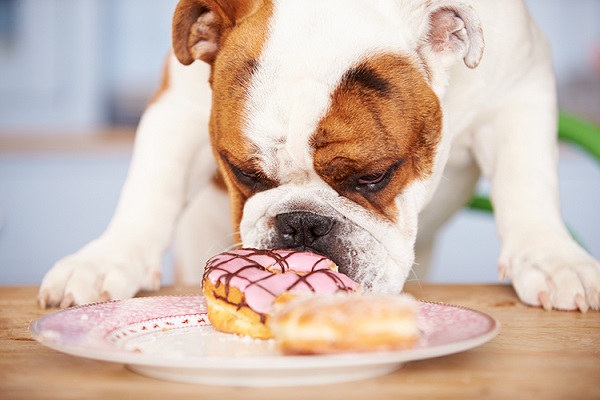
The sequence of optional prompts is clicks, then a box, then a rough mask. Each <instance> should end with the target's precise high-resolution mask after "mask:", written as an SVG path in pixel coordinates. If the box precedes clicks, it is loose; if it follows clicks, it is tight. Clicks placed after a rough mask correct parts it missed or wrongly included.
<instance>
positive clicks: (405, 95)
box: [312, 54, 442, 220]
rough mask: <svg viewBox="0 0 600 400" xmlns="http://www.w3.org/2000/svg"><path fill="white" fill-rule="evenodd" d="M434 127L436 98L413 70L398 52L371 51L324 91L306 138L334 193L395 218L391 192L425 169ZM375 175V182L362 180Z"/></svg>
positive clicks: (438, 116)
mask: <svg viewBox="0 0 600 400" xmlns="http://www.w3.org/2000/svg"><path fill="white" fill-rule="evenodd" d="M441 128H442V111H441V108H440V104H439V100H438V98H437V96H436V95H435V94H434V92H433V91H432V90H431V88H430V87H429V86H428V85H427V83H426V82H425V79H424V78H423V75H422V73H421V72H420V71H419V69H418V68H417V67H415V66H414V65H413V64H412V63H411V62H410V61H409V60H408V59H407V58H405V57H401V56H398V55H392V54H386V55H380V56H376V57H373V58H371V59H368V60H365V61H364V62H362V63H360V64H359V65H357V66H355V67H354V68H352V69H351V70H349V71H348V72H347V73H346V74H345V76H344V77H343V78H342V80H341V81H340V84H339V86H338V87H337V88H336V90H335V91H334V92H333V93H332V95H331V107H330V109H329V111H328V112H327V114H326V115H325V116H324V117H323V118H322V120H321V121H320V123H319V125H318V128H317V130H316V132H315V134H314V135H313V137H312V145H313V147H314V149H315V150H314V166H315V170H316V171H317V173H318V174H319V175H320V176H321V177H322V178H323V179H324V180H325V181H326V182H327V183H328V184H329V185H330V186H331V187H333V188H334V189H335V190H336V191H337V192H338V193H340V195H342V196H345V197H347V198H349V199H351V200H353V201H354V202H356V203H358V204H360V205H361V206H363V207H365V208H367V209H370V210H372V211H374V212H376V213H377V214H379V215H381V216H383V217H386V218H388V219H390V220H395V217H396V214H397V209H396V206H395V202H394V200H395V198H396V197H397V195H398V194H399V193H401V192H402V190H403V189H404V188H405V187H407V186H408V185H409V184H410V183H411V182H414V181H415V180H417V179H422V178H426V177H427V176H428V175H430V174H431V172H432V169H433V163H434V161H435V153H436V149H437V144H438V142H439V138H440V134H441ZM378 178H382V179H383V180H384V184H383V185H381V184H380V185H379V186H377V185H373V186H368V185H364V183H365V182H377V181H378ZM361 183H362V184H361Z"/></svg>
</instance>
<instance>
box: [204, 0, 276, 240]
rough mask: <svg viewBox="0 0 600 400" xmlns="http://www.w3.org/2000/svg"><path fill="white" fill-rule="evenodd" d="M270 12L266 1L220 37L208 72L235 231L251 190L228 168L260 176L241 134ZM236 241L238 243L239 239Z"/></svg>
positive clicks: (213, 127)
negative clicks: (249, 92)
mask: <svg viewBox="0 0 600 400" xmlns="http://www.w3.org/2000/svg"><path fill="white" fill-rule="evenodd" d="M272 13H273V6H272V3H271V2H270V1H265V2H264V4H263V6H262V7H261V8H260V9H259V10H258V11H257V12H255V13H254V14H253V15H252V16H251V17H249V18H246V19H244V20H243V21H241V22H239V23H237V24H236V25H235V27H234V28H233V29H232V30H231V31H230V32H228V34H227V36H226V37H224V38H223V40H222V46H221V48H220V50H219V53H218V55H217V57H216V59H215V61H214V63H213V68H212V70H211V78H210V81H211V85H212V89H213V104H212V113H211V120H210V134H211V141H212V144H213V149H214V151H215V157H216V159H217V164H218V166H219V170H220V171H221V174H222V176H223V180H224V181H225V185H226V186H227V189H228V190H229V193H230V200H231V205H232V219H233V223H234V229H235V232H237V231H238V229H239V223H240V221H241V218H242V208H243V206H244V203H245V202H246V200H247V199H248V197H250V196H251V195H252V194H253V190H251V189H252V188H249V187H248V186H246V185H244V184H242V183H240V182H238V180H237V179H236V178H235V173H234V171H233V170H232V168H231V166H232V165H234V166H235V167H238V168H240V169H241V170H242V171H244V172H248V173H251V174H252V173H256V174H257V176H258V177H259V178H260V177H262V172H261V171H260V170H259V169H258V163H257V160H256V158H255V151H254V149H253V148H252V147H251V146H250V144H249V143H248V141H247V140H246V139H245V138H244V137H242V133H243V132H244V121H243V118H244V115H245V114H246V111H245V104H246V101H247V96H248V89H249V84H250V79H251V78H252V75H253V73H254V71H255V69H256V65H257V60H258V59H259V58H260V54H261V52H262V49H263V45H264V43H265V41H266V33H267V32H266V31H267V29H266V27H267V26H268V25H269V19H270V18H271V16H272ZM225 151H226V153H225ZM235 240H239V237H236V238H235Z"/></svg>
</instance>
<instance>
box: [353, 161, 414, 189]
mask: <svg viewBox="0 0 600 400" xmlns="http://www.w3.org/2000/svg"><path fill="white" fill-rule="evenodd" d="M402 163H403V160H400V161H398V162H397V163H395V164H394V165H392V166H391V167H390V168H388V169H387V170H385V171H382V172H374V173H371V174H366V175H362V176H359V177H358V179H357V180H356V185H355V189H356V191H357V192H361V193H375V192H378V191H380V190H382V189H384V188H385V187H386V186H387V185H388V183H390V181H391V180H392V177H393V176H394V172H396V170H397V169H398V168H399V167H400V165H402Z"/></svg>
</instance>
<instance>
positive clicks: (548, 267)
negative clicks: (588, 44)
mask: <svg viewBox="0 0 600 400" xmlns="http://www.w3.org/2000/svg"><path fill="white" fill-rule="evenodd" d="M484 44H485V46H484ZM484 47H485V51H484ZM556 131H557V106H556V94H555V83H554V77H553V69H552V65H551V57H550V54H549V50H548V46H547V44H546V42H545V39H544V38H543V36H542V34H541V33H540V31H539V29H538V28H537V27H536V26H535V25H534V23H533V22H532V20H531V18H530V16H529V14H528V11H527V9H526V6H525V5H524V4H523V2H522V1H520V0H504V1H494V0H478V1H475V0H455V1H452V0H429V1H421V0H413V1H410V0H382V1H376V2H374V1H363V0H356V1H350V0H327V1H323V0H303V1H294V0H236V1H227V0H181V1H180V2H179V4H178V5H177V8H176V10H175V14H174V18H173V51H172V54H171V55H170V57H169V59H168V62H167V65H166V67H165V70H164V76H163V80H162V84H161V87H160V89H159V90H158V92H157V94H156V95H155V97H154V98H153V100H152V102H151V104H150V105H149V106H148V108H147V110H146V111H145V113H144V115H143V117H142V119H141V121H140V124H139V127H138V130H137V137H136V143H135V148H134V153H133V158H132V162H131V167H130V172H129V175H128V178H127V180H126V182H125V185H124V187H123V191H122V195H121V198H120V201H119V204H118V207H117V209H116V212H115V215H114V217H113V219H112V221H111V222H110V224H109V226H108V228H107V229H106V231H105V232H104V233H103V234H102V235H101V236H100V237H99V238H98V239H97V240H94V241H92V242H91V243H89V244H88V245H87V246H85V247H84V248H83V249H81V250H80V251H78V252H77V253H75V254H73V255H71V256H68V257H66V258H64V259H63V260H61V261H59V262H58V263H56V265H55V266H54V267H53V268H52V269H51V270H50V271H49V272H48V274H47V275H46V277H45V278H44V280H43V282H42V285H41V289H40V294H39V302H40V304H41V306H42V307H47V306H57V305H58V306H61V307H67V306H71V305H75V304H82V303H87V302H92V301H99V300H108V299H114V298H119V299H121V298H128V297H132V296H134V295H135V294H136V293H137V292H138V291H140V290H154V289H157V288H158V287H159V285H160V282H161V263H162V258H163V254H164V253H165V251H166V249H167V248H168V247H169V246H170V245H171V243H172V242H173V241H174V244H173V248H174V254H175V257H176V264H177V266H178V272H177V273H176V277H177V279H178V281H180V282H184V283H197V282H199V281H200V279H201V276H202V268H203V264H204V260H206V259H207V258H208V257H210V256H211V255H213V254H215V253H217V252H219V251H221V250H223V249H225V248H226V247H228V246H233V245H238V246H244V247H258V248H294V249H308V250H312V251H315V252H318V253H322V254H324V255H327V256H329V257H330V258H331V259H332V260H333V261H335V262H336V263H337V264H338V265H339V266H340V269H341V271H342V272H343V273H346V274H348V275H349V276H350V277H351V278H353V279H355V280H356V281H358V282H359V283H360V284H361V285H362V286H363V287H364V288H366V289H367V290H371V291H374V292H383V293H398V292H400V291H401V290H402V288H403V285H404V282H405V281H406V279H407V277H408V276H409V273H410V272H411V269H412V268H413V265H414V264H415V249H416V253H417V262H420V263H421V264H423V263H424V262H425V261H424V260H426V258H427V253H428V251H429V250H430V248H431V246H432V244H433V240H434V237H435V233H434V232H435V231H436V229H437V228H438V227H440V226H441V225H442V224H443V223H444V222H445V221H446V220H447V219H448V218H449V216H450V215H451V214H452V213H453V212H454V211H456V210H457V209H459V208H460V207H462V206H463V205H464V204H465V202H466V201H467V200H468V199H469V197H470V196H471V195H472V193H473V188H474V186H475V184H476V182H477V181H478V179H479V177H480V175H483V176H484V177H485V178H487V179H488V180H489V182H490V185H491V199H492V201H493V204H494V208H495V218H496V221H497V229H498V233H499V237H500V240H501V245H502V247H501V254H500V259H499V264H498V265H499V270H500V276H501V278H502V277H508V278H510V279H511V280H512V282H513V285H514V287H515V289H516V292H517V293H518V295H519V297H520V299H521V300H522V301H523V302H524V303H526V304H529V305H532V306H542V307H544V308H546V309H565V310H572V309H579V310H581V311H583V312H585V311H587V310H588V309H590V308H592V309H594V310H597V309H599V308H600V264H599V263H598V261H596V260H594V259H593V258H592V257H591V256H590V255H588V254H587V253H586V252H585V251H584V250H583V249H582V248H581V247H580V246H579V245H578V244H577V243H576V242H575V241H574V240H573V239H572V238H571V236H570V235H569V233H568V231H567V229H565V226H564V223H563V222H562V218H561V214H560V209H559V197H558V184H557V174H556V170H557V141H556V136H557V135H556ZM227 197H228V199H229V201H227ZM230 217H231V220H232V224H231V225H230V224H229V222H227V221H228V219H229V218H230ZM231 226H233V233H232V232H231ZM417 233H418V234H417ZM465 251H474V249H470V248H466V249H465Z"/></svg>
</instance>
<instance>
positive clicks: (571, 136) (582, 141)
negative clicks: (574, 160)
mask: <svg viewBox="0 0 600 400" xmlns="http://www.w3.org/2000/svg"><path fill="white" fill-rule="evenodd" d="M558 138H559V139H560V140H562V141H563V142H567V143H571V144H574V145H576V146H578V147H579V148H581V149H582V150H584V151H585V152H586V153H588V154H589V155H590V156H592V157H593V158H594V159H596V161H597V162H598V163H600V127H598V126H596V125H594V124H592V123H590V122H588V121H584V120H583V119H580V118H577V117H574V116H572V115H569V114H566V113H560V116H559V118H558Z"/></svg>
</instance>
